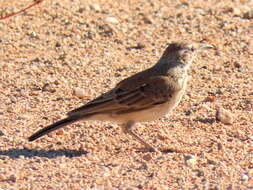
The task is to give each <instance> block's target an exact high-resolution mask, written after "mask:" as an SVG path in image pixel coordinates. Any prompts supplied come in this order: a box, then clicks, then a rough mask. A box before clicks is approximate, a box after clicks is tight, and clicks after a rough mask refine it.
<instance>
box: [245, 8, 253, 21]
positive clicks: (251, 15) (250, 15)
mask: <svg viewBox="0 0 253 190" xmlns="http://www.w3.org/2000/svg"><path fill="white" fill-rule="evenodd" d="M243 18H246V19H253V10H250V11H248V12H246V13H244V14H243Z"/></svg>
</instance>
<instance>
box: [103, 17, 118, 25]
mask: <svg viewBox="0 0 253 190" xmlns="http://www.w3.org/2000/svg"><path fill="white" fill-rule="evenodd" d="M105 21H106V22H109V23H112V24H118V23H119V21H118V20H117V19H116V18H115V17H107V18H106V19H105Z"/></svg>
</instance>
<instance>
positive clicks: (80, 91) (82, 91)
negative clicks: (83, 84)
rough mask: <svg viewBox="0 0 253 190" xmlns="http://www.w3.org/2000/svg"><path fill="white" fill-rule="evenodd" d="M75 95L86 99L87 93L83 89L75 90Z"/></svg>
mask: <svg viewBox="0 0 253 190" xmlns="http://www.w3.org/2000/svg"><path fill="white" fill-rule="evenodd" d="M74 94H75V95H76V96H77V97H78V98H84V97H85V91H84V89H82V88H75V89H74Z"/></svg>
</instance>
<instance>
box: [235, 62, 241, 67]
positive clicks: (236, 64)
mask: <svg viewBox="0 0 253 190" xmlns="http://www.w3.org/2000/svg"><path fill="white" fill-rule="evenodd" d="M234 66H235V67H236V68H241V67H242V65H241V64H240V63H238V62H234Z"/></svg>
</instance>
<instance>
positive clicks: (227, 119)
mask: <svg viewBox="0 0 253 190" xmlns="http://www.w3.org/2000/svg"><path fill="white" fill-rule="evenodd" d="M216 120H217V121H220V122H222V123H224V124H232V123H233V120H234V117H233V114H232V113H231V112H229V111H228V110H225V109H223V108H221V107H220V108H218V109H217V111H216Z"/></svg>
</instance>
